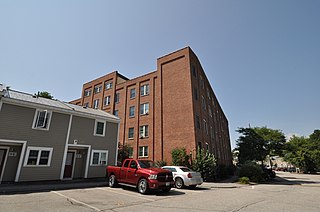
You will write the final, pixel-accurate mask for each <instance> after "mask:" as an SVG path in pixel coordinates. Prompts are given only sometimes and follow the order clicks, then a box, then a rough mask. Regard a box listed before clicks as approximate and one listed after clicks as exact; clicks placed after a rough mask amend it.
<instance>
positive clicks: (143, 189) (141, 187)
mask: <svg viewBox="0 0 320 212" xmlns="http://www.w3.org/2000/svg"><path fill="white" fill-rule="evenodd" d="M138 191H139V193H140V194H146V193H147V192H148V182H147V180H146V179H141V180H139V183H138Z"/></svg>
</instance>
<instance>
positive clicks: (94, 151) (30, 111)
mask: <svg viewBox="0 0 320 212" xmlns="http://www.w3.org/2000/svg"><path fill="white" fill-rule="evenodd" d="M119 122H120V120H119V118H117V117H115V116H113V115H110V114H108V113H106V112H104V111H101V110H94V109H90V108H83V107H80V106H76V105H72V104H69V103H64V102H61V101H58V100H51V99H45V98H41V97H37V96H34V95H30V94H26V93H22V92H17V91H13V90H10V89H7V88H4V87H3V86H2V85H0V183H1V182H22V181H42V180H63V179H75V178H95V177H105V168H106V166H107V165H108V164H112V165H114V164H115V163H116V156H117V144H118V141H117V136H118V125H119Z"/></svg>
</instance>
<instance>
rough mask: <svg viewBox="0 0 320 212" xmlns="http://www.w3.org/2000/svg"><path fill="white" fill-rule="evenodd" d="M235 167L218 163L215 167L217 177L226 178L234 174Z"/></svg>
mask: <svg viewBox="0 0 320 212" xmlns="http://www.w3.org/2000/svg"><path fill="white" fill-rule="evenodd" d="M234 169H235V167H234V166H233V165H231V166H226V165H223V164H221V165H218V168H217V177H218V178H220V179H225V178H228V177H229V176H232V175H233V174H234Z"/></svg>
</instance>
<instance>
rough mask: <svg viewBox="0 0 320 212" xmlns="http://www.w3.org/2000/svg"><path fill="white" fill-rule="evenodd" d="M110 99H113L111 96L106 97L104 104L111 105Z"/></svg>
mask: <svg viewBox="0 0 320 212" xmlns="http://www.w3.org/2000/svg"><path fill="white" fill-rule="evenodd" d="M110 99H111V97H110V96H106V97H104V102H103V104H104V105H105V106H107V105H110Z"/></svg>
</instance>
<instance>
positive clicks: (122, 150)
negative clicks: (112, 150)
mask: <svg viewBox="0 0 320 212" xmlns="http://www.w3.org/2000/svg"><path fill="white" fill-rule="evenodd" d="M131 149H132V147H131V146H130V145H128V144H124V145H122V144H120V143H119V146H118V163H121V164H122V163H123V161H124V160H125V159H127V158H129V155H130V154H129V153H130V151H131Z"/></svg>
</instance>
